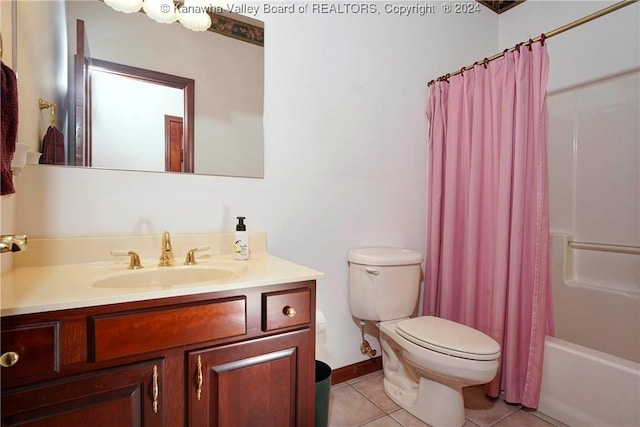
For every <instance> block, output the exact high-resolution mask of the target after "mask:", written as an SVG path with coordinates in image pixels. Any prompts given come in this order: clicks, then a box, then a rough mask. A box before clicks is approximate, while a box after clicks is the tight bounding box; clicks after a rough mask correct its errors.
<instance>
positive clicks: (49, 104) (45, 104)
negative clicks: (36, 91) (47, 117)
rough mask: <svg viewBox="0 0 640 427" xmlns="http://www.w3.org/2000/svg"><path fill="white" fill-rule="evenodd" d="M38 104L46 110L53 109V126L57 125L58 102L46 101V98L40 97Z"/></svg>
mask: <svg viewBox="0 0 640 427" xmlns="http://www.w3.org/2000/svg"><path fill="white" fill-rule="evenodd" d="M38 106H39V107H40V109H41V110H44V109H46V108H50V109H51V126H55V125H56V104H54V103H53V102H48V101H45V100H44V99H42V98H40V99H39V100H38Z"/></svg>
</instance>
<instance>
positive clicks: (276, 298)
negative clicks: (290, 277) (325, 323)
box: [262, 289, 311, 332]
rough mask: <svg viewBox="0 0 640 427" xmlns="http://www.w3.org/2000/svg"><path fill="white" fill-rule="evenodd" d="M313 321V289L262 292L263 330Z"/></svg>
mask: <svg viewBox="0 0 640 427" xmlns="http://www.w3.org/2000/svg"><path fill="white" fill-rule="evenodd" d="M310 321H311V291H310V290H309V289H295V290H290V291H280V292H268V293H264V294H262V330H263V331H265V332H267V331H273V330H276V329H282V328H289V327H292V326H300V325H304V324H307V323H309V322H310Z"/></svg>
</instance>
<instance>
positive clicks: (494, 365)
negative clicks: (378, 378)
mask: <svg viewBox="0 0 640 427" xmlns="http://www.w3.org/2000/svg"><path fill="white" fill-rule="evenodd" d="M378 326H379V328H380V341H381V347H382V366H383V369H384V376H385V378H384V390H385V392H386V394H387V395H388V396H389V397H390V398H391V399H392V400H393V401H394V402H396V403H397V404H398V405H400V406H401V407H403V408H404V409H406V410H407V411H408V412H410V413H411V414H413V415H414V416H416V417H417V418H419V419H421V420H422V421H424V422H426V423H427V424H429V425H431V426H434V427H436V426H454V427H460V426H462V425H463V424H464V422H465V418H464V399H463V394H462V389H463V388H464V387H467V386H471V385H478V384H485V383H487V382H489V381H491V380H492V379H493V377H494V376H495V375H496V372H497V369H498V358H499V357H500V346H499V345H498V343H496V342H495V341H494V340H492V339H491V338H489V337H488V336H486V335H484V334H483V333H481V332H479V331H477V330H475V329H472V328H469V327H467V326H464V325H461V324H458V323H455V322H451V321H448V320H446V319H441V318H438V317H429V316H424V317H416V318H412V319H404V320H399V321H398V320H392V321H386V322H380V323H379V324H378ZM407 326H408V327H407ZM407 329H409V330H410V331H411V332H410V333H411V334H413V335H409V334H407V332H406V330H407ZM445 334H450V335H449V336H446V335H445ZM416 335H417V336H416ZM438 338H445V340H444V341H443V340H438ZM447 338H451V340H450V341H448V340H447ZM454 341H455V342H454Z"/></svg>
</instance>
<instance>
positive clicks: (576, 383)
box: [538, 336, 640, 427]
mask: <svg viewBox="0 0 640 427" xmlns="http://www.w3.org/2000/svg"><path fill="white" fill-rule="evenodd" d="M544 351H545V355H544V368H543V373H542V391H541V395H540V404H539V406H538V410H539V411H540V412H542V413H544V414H547V415H549V416H550V417H553V418H555V419H557V420H558V421H562V422H563V423H565V424H568V425H569V426H571V427H583V426H593V427H638V426H640V364H639V363H635V362H631V361H629V360H626V359H622V358H619V357H616V356H612V355H610V354H607V353H602V352H599V351H596V350H592V349H590V348H587V347H583V346H580V345H577V344H573V343H570V342H567V341H563V340H560V339H557V338H553V337H549V336H547V337H546V341H545V349H544Z"/></svg>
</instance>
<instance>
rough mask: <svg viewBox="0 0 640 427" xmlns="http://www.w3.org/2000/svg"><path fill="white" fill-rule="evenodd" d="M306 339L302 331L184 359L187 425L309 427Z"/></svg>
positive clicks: (309, 376)
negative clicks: (186, 368)
mask: <svg viewBox="0 0 640 427" xmlns="http://www.w3.org/2000/svg"><path fill="white" fill-rule="evenodd" d="M310 335H311V332H310V331H309V330H308V329H307V330H301V331H296V332H290V333H286V334H282V335H276V336H272V337H268V338H262V339H258V340H254V341H248V342H244V343H238V344H232V345H227V346H222V347H216V348H211V349H206V350H201V351H195V352H191V353H189V355H188V364H189V370H188V372H189V378H188V382H187V384H188V387H189V389H188V393H187V395H188V399H187V400H188V405H189V425H190V426H194V427H196V426H204V425H208V426H211V427H214V426H215V427H253V426H255V427H286V426H301V427H302V426H305V427H306V426H309V425H313V404H314V397H313V390H314V384H315V382H314V378H313V377H312V375H314V374H312V372H315V371H314V369H313V366H314V356H313V354H312V351H313V346H312V345H311V346H310V345H309V336H310Z"/></svg>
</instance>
